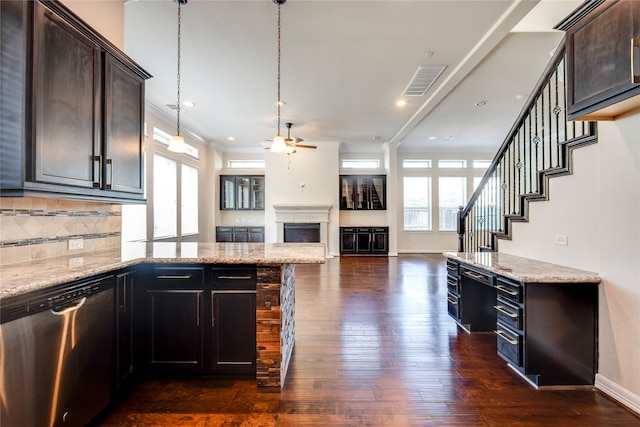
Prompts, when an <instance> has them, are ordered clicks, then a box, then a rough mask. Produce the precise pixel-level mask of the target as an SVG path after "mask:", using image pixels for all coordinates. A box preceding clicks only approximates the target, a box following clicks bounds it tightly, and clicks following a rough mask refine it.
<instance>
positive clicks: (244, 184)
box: [236, 176, 251, 209]
mask: <svg viewBox="0 0 640 427" xmlns="http://www.w3.org/2000/svg"><path fill="white" fill-rule="evenodd" d="M236 209H251V178H250V177H248V176H236Z"/></svg>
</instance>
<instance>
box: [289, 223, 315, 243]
mask: <svg viewBox="0 0 640 427" xmlns="http://www.w3.org/2000/svg"><path fill="white" fill-rule="evenodd" d="M284 242H285V243H294V242H295V243H301V242H316V243H320V223H319V222H316V223H306V222H285V223H284Z"/></svg>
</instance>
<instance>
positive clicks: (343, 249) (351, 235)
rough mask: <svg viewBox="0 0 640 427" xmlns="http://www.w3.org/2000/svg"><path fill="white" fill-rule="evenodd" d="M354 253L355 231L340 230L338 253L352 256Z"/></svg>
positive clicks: (348, 229)
mask: <svg viewBox="0 0 640 427" xmlns="http://www.w3.org/2000/svg"><path fill="white" fill-rule="evenodd" d="M355 252H356V229H355V228H340V253H341V254H352V253H355Z"/></svg>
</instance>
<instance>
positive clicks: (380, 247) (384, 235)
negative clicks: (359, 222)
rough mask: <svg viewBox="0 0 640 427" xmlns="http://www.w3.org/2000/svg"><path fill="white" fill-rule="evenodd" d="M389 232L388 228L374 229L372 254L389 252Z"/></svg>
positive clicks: (372, 232)
mask: <svg viewBox="0 0 640 427" xmlns="http://www.w3.org/2000/svg"><path fill="white" fill-rule="evenodd" d="M388 242H389V231H388V229H386V228H373V229H372V231H371V252H374V253H385V254H386V253H388V252H389V244H388Z"/></svg>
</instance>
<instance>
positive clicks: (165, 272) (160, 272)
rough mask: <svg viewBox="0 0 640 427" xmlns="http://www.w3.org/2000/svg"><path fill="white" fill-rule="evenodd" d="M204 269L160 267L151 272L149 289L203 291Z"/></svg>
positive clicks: (148, 283)
mask: <svg viewBox="0 0 640 427" xmlns="http://www.w3.org/2000/svg"><path fill="white" fill-rule="evenodd" d="M203 286H204V268H202V267H186V266H185V267H181V266H176V267H159V268H154V269H151V270H149V275H148V282H147V289H168V288H170V289H176V290H177V289H202V288H203Z"/></svg>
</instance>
